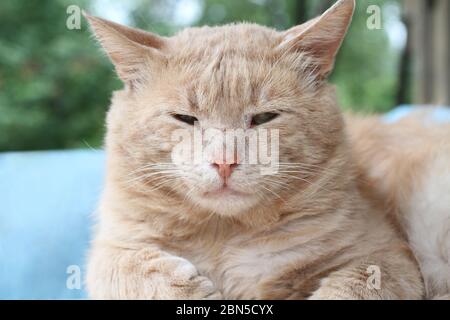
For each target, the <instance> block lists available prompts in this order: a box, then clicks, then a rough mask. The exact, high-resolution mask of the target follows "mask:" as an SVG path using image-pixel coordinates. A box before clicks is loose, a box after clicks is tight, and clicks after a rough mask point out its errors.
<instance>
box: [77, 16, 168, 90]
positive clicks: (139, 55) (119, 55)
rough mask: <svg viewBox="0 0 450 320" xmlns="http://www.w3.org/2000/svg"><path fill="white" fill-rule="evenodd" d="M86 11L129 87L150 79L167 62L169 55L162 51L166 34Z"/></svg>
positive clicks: (102, 44)
mask: <svg viewBox="0 0 450 320" xmlns="http://www.w3.org/2000/svg"><path fill="white" fill-rule="evenodd" d="M83 15H84V16H85V17H86V19H87V20H88V21H89V24H90V26H91V28H92V30H93V32H94V34H95V37H96V38H97V40H98V41H99V42H100V44H101V46H102V47H103V49H104V51H105V52H106V54H107V55H108V56H109V58H110V59H111V61H112V63H113V64H114V66H115V68H116V72H117V75H118V76H119V78H120V79H121V80H122V81H123V82H124V83H125V85H127V86H129V87H130V88H133V87H135V86H136V85H137V84H138V83H141V82H143V81H145V80H147V79H148V78H149V77H151V76H152V74H153V73H155V72H157V71H158V69H160V68H161V67H162V66H163V65H165V64H166V58H165V56H164V55H163V54H162V52H161V49H162V48H163V47H164V46H165V41H166V40H165V39H164V38H163V37H160V36H157V35H155V34H153V33H150V32H145V31H141V30H137V29H133V28H129V27H126V26H122V25H120V24H117V23H114V22H111V21H108V20H105V19H102V18H98V17H93V16H91V15H89V14H87V13H85V12H83Z"/></svg>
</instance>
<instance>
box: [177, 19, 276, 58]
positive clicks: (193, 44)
mask: <svg viewBox="0 0 450 320" xmlns="http://www.w3.org/2000/svg"><path fill="white" fill-rule="evenodd" d="M280 41H281V37H280V35H279V33H278V32H277V31H275V30H273V29H270V28H267V27H263V26H259V25H256V24H249V23H241V24H231V25H225V26H217V27H208V26H206V27H200V28H187V29H184V30H183V31H181V32H179V33H178V34H176V35H175V36H173V37H172V38H171V39H170V42H171V46H170V47H171V50H170V51H171V52H170V53H171V55H172V56H174V57H177V56H179V57H181V56H187V55H191V56H193V57H195V56H197V58H201V57H208V55H211V56H214V55H217V54H218V53H222V54H227V55H229V56H233V55H240V56H252V55H255V56H256V55H258V54H259V55H261V54H267V53H270V52H271V51H273V49H274V48H275V47H276V46H277V45H278V44H279V43H280Z"/></svg>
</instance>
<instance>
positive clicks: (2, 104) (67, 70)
mask: <svg viewBox="0 0 450 320" xmlns="http://www.w3.org/2000/svg"><path fill="white" fill-rule="evenodd" d="M333 2H334V1H333V0H167V1H163V0H127V1H116V0H92V1H85V0H53V1H49V0H44V1H13V0H2V1H1V2H0V132H1V134H0V151H11V150H15V151H17V150H43V149H44V150H47V149H69V148H88V147H92V148H98V147H100V146H101V145H102V137H103V133H104V126H103V123H104V115H105V111H106V109H107V107H108V104H109V99H110V95H111V91H113V90H115V89H118V88H120V86H121V84H120V82H119V81H118V80H117V77H116V76H115V74H114V71H113V67H112V65H111V64H110V63H109V61H108V60H107V59H106V58H105V57H104V55H103V54H102V53H101V52H100V50H99V48H98V46H97V45H96V43H95V42H94V40H93V39H92V37H91V36H90V34H89V30H88V28H87V25H86V22H85V21H84V19H82V23H81V29H79V30H78V29H74V30H69V29H68V28H67V27H66V20H67V18H68V17H69V14H68V13H67V12H66V10H67V8H68V6H70V5H73V4H75V5H77V6H79V7H80V8H82V9H85V10H87V11H89V12H90V13H92V14H94V15H98V16H101V17H104V18H107V19H110V20H113V21H116V22H119V23H123V24H127V25H130V26H134V27H140V28H143V29H146V30H150V31H153V32H157V33H160V34H163V35H171V34H173V33H175V32H177V30H179V29H181V28H184V27H186V26H195V25H203V24H209V25H216V24H224V23H228V22H233V21H251V22H256V23H260V24H264V25H267V26H271V27H274V28H277V29H280V30H281V29H287V28H289V27H291V26H293V25H296V24H300V23H302V22H304V21H306V20H308V19H310V18H312V17H314V16H317V15H319V14H320V13H321V12H323V11H324V10H325V9H326V8H328V7H329V6H330V5H331V4H332V3H333ZM357 2H358V9H357V12H356V15H355V18H354V22H353V24H352V27H351V30H350V32H349V35H348V36H347V39H346V41H345V44H344V46H343V48H342V51H341V52H340V54H339V57H338V62H337V64H336V70H335V72H334V73H333V75H332V77H331V81H332V82H333V83H335V84H336V85H337V87H338V95H339V100H340V103H341V105H342V107H343V108H344V109H347V110H354V111H358V112H369V113H372V112H386V111H389V110H391V109H392V108H394V107H395V106H397V105H401V104H411V103H420V104H441V105H449V104H450V101H449V100H450V98H449V95H450V94H449V92H450V90H449V86H450V84H449V69H450V67H449V61H450V58H449V56H450V55H449V47H450V46H449V37H450V35H449V15H450V14H449V12H450V6H449V2H450V1H448V0H404V1H401V0H358V1H357ZM370 5H377V6H378V7H379V8H380V9H381V11H380V13H381V28H380V29H369V28H368V27H367V23H368V22H367V21H368V19H369V18H370V16H371V15H372V13H373V11H370V12H369V13H368V8H369V7H370Z"/></svg>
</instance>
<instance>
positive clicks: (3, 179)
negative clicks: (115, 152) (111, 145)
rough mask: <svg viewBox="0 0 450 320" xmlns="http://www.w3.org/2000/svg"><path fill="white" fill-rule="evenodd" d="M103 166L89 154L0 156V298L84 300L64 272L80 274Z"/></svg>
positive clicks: (95, 155) (101, 160)
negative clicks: (71, 287) (72, 269)
mask: <svg viewBox="0 0 450 320" xmlns="http://www.w3.org/2000/svg"><path fill="white" fill-rule="evenodd" d="M103 163H104V153H103V152H98V151H90V150H76V151H56V152H23V153H4V154H1V153H0V299H78V298H85V297H86V294H85V292H84V291H83V290H76V289H74V290H69V289H68V288H67V287H66V279H67V277H68V276H69V275H68V274H66V271H67V268H68V267H69V266H70V265H78V266H80V267H81V268H82V271H83V267H84V264H85V255H86V248H87V246H88V243H89V237H90V233H91V232H90V229H91V225H92V221H93V220H92V212H93V211H94V209H95V207H96V203H97V201H98V198H99V194H100V192H101V187H102V180H103V167H104V165H103ZM82 273H83V272H82Z"/></svg>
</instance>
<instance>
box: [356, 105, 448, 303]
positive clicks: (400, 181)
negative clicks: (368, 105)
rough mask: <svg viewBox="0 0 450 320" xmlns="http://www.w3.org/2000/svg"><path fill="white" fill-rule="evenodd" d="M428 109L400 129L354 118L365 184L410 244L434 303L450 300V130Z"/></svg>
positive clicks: (398, 124)
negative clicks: (384, 205)
mask: <svg viewBox="0 0 450 320" xmlns="http://www.w3.org/2000/svg"><path fill="white" fill-rule="evenodd" d="M432 113H433V109H430V108H424V109H423V110H420V109H419V110H417V111H415V112H413V113H412V114H411V115H409V116H407V117H406V118H404V119H402V120H401V121H398V122H395V123H385V122H384V121H382V119H381V118H373V117H365V118H360V117H350V118H349V119H348V121H347V128H348V132H349V136H350V141H351V145H352V149H353V150H354V153H355V157H354V158H355V159H356V163H357V167H358V168H359V171H360V172H361V173H362V176H364V177H362V179H363V180H364V181H365V184H366V188H369V189H370V190H371V192H372V194H374V196H375V197H378V199H379V200H380V201H383V202H384V203H385V204H386V207H387V208H386V212H390V214H391V215H392V216H393V217H394V219H395V220H396V221H397V222H398V224H399V226H400V228H401V230H402V231H403V232H404V234H405V236H406V237H407V238H408V242H409V243H410V245H411V247H412V249H413V252H414V253H415V255H416V257H417V259H418V261H419V264H420V267H421V271H422V274H423V277H424V280H425V285H426V291H427V296H428V297H431V298H432V297H446V298H449V297H450V197H449V196H448V193H449V191H450V141H449V139H448V137H449V136H450V124H449V123H448V122H447V123H446V122H443V123H439V121H433V120H432V118H431V117H430V116H429V115H430V114H432Z"/></svg>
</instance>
